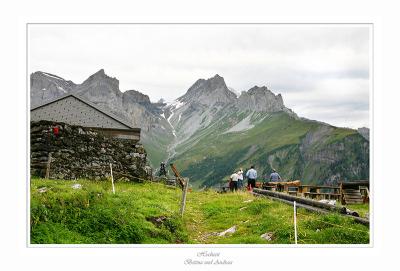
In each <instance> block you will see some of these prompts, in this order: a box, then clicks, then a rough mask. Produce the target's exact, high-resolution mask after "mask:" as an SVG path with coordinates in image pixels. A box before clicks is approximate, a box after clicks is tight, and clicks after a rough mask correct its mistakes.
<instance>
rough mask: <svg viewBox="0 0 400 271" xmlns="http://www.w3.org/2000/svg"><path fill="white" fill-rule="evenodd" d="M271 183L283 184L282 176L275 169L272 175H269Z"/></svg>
mask: <svg viewBox="0 0 400 271" xmlns="http://www.w3.org/2000/svg"><path fill="white" fill-rule="evenodd" d="M269 181H270V182H281V181H282V178H281V176H280V175H279V173H278V172H276V170H275V169H272V173H271V175H269Z"/></svg>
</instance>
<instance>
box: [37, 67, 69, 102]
mask: <svg viewBox="0 0 400 271" xmlns="http://www.w3.org/2000/svg"><path fill="white" fill-rule="evenodd" d="M75 87H76V84H75V83H74V82H72V81H67V80H65V79H63V78H61V77H59V76H57V75H54V74H51V73H47V72H42V71H37V72H34V73H32V74H31V77H30V89H31V107H36V106H38V105H41V104H43V103H44V102H45V101H48V100H52V99H54V98H57V97H60V96H62V95H65V94H68V93H70V92H71V91H72V89H74V88H75Z"/></svg>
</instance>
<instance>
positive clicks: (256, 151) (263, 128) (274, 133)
mask: <svg viewBox="0 0 400 271" xmlns="http://www.w3.org/2000/svg"><path fill="white" fill-rule="evenodd" d="M216 80H217V81H218V83H215V82H214V81H216ZM216 86H217V87H216ZM203 88H208V89H206V90H204V89H203ZM194 90H196V91H197V92H196V93H195V94H194V93H193V92H194ZM227 91H229V90H228V88H226V84H225V82H223V78H221V77H219V76H218V75H216V76H215V77H213V78H210V79H208V80H198V81H197V82H196V83H195V84H194V85H193V86H192V87H191V88H189V90H188V92H187V93H186V94H185V95H184V96H182V97H180V98H178V99H177V101H176V103H175V104H173V105H171V106H170V107H169V108H167V110H168V111H169V114H170V122H171V125H172V126H173V127H174V129H175V132H176V139H175V145H174V146H173V147H174V150H173V151H172V152H171V153H173V156H172V157H170V158H171V161H173V162H174V163H176V164H177V166H178V167H179V168H180V169H181V170H182V174H184V175H185V176H188V177H190V178H191V179H192V180H193V181H192V183H194V185H195V186H198V187H201V186H214V185H217V184H218V183H220V182H222V181H223V180H224V179H225V180H226V179H227V178H228V176H229V175H230V174H231V173H232V172H233V171H235V170H237V169H238V168H239V167H242V168H244V169H245V168H249V167H250V166H251V165H255V166H256V168H257V169H258V172H259V175H260V176H265V175H268V174H269V173H270V172H271V169H272V168H276V169H277V170H278V171H279V172H280V173H281V175H282V177H283V178H284V179H290V180H293V179H300V180H302V181H303V183H337V182H338V181H339V180H343V179H345V180H354V179H368V178H369V143H368V141H367V140H365V139H364V138H363V137H362V136H360V135H359V133H357V131H356V130H352V129H345V128H337V127H333V126H330V125H328V124H324V123H320V122H316V121H311V120H307V119H303V118H302V119H300V118H298V116H297V115H296V114H295V113H294V112H293V111H291V110H290V109H288V108H286V107H285V106H284V103H283V99H282V96H281V95H280V94H278V95H275V94H274V93H273V92H272V91H270V90H269V89H268V88H266V87H257V86H256V87H253V88H251V89H250V90H248V91H247V92H242V94H241V95H240V97H239V98H237V97H236V95H235V96H233V95H230V94H225V95H226V96H222V97H224V99H221V93H222V94H223V93H227ZM230 93H232V92H231V91H230ZM213 95H215V98H213ZM188 96H189V97H190V98H191V97H195V98H194V99H189V98H187V97H188Z"/></svg>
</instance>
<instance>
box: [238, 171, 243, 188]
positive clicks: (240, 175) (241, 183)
mask: <svg viewBox="0 0 400 271" xmlns="http://www.w3.org/2000/svg"><path fill="white" fill-rule="evenodd" d="M237 174H238V189H239V190H240V189H242V187H243V170H242V169H240V170H239V171H238V173H237Z"/></svg>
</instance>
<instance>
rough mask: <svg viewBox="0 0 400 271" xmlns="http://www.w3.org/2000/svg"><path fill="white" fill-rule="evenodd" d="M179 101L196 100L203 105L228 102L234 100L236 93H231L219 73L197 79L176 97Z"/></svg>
mask: <svg viewBox="0 0 400 271" xmlns="http://www.w3.org/2000/svg"><path fill="white" fill-rule="evenodd" d="M178 100H179V101H181V102H197V103H200V104H203V105H208V106H210V105H213V104H216V103H219V104H228V103H231V102H234V101H235V100H236V95H235V94H234V93H232V92H231V91H230V90H229V89H228V87H227V86H226V84H225V80H224V78H223V77H221V76H220V75H218V74H216V75H215V76H213V77H211V78H208V79H207V80H205V79H199V80H197V81H196V82H195V83H194V84H193V85H192V86H191V87H190V88H189V89H188V91H187V92H186V94H185V95H183V96H182V97H180V98H179V99H178Z"/></svg>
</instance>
